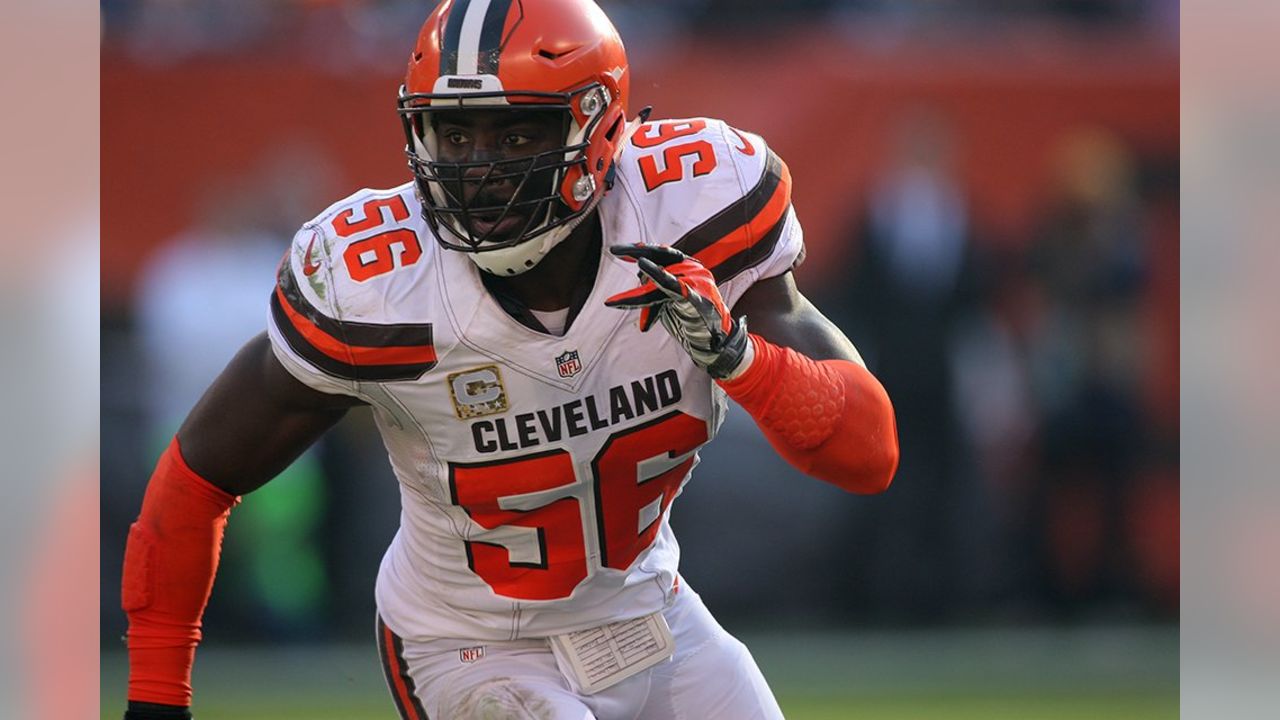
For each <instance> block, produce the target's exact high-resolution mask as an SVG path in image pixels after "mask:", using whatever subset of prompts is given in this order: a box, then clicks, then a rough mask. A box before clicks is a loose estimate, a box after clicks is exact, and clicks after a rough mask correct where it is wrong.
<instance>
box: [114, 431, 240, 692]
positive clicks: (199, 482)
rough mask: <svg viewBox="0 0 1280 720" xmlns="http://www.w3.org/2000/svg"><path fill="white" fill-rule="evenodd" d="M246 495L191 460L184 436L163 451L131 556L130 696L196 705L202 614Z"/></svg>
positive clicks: (127, 560)
mask: <svg viewBox="0 0 1280 720" xmlns="http://www.w3.org/2000/svg"><path fill="white" fill-rule="evenodd" d="M238 502H240V498H238V497H235V496H233V495H229V494H228V493H226V492H224V491H223V490H221V489H219V488H217V487H215V486H213V485H212V484H210V483H209V481H207V480H205V479H204V478H202V477H200V476H199V475H197V474H196V473H195V471H194V470H192V469H191V468H190V467H189V466H188V465H187V463H186V461H184V460H183V459H182V451H181V449H180V448H179V447H178V439H177V438H176V437H175V438H174V439H173V442H172V443H170V444H169V447H168V449H167V450H165V452H164V454H163V455H161V456H160V462H159V463H158V464H157V465H156V469H155V473H154V474H153V475H152V476H151V482H150V483H149V484H148V485H147V492H146V496H145V497H144V498H143V500H142V512H141V513H140V514H139V515H138V520H137V521H136V522H135V523H133V525H132V526H131V527H130V529H129V541H128V545H127V546H126V548H125V555H124V582H123V586H122V588H121V605H122V606H123V607H124V611H125V613H126V614H127V615H128V617H129V634H128V643H129V700H133V701H140V702H150V703H163V704H166V705H180V706H189V705H190V704H191V665H192V662H193V661H194V660H195V652H196V645H197V644H198V643H199V642H200V617H201V616H202V615H203V614H204V608H205V604H206V603H207V602H208V601H209V592H210V590H212V589H213V576H214V572H215V571H216V570H217V568H218V555H219V553H220V552H221V548H222V533H223V530H224V529H225V528H226V525H227V517H228V516H229V515H230V514H231V508H232V507H234V506H235V505H236V504H237V503H238Z"/></svg>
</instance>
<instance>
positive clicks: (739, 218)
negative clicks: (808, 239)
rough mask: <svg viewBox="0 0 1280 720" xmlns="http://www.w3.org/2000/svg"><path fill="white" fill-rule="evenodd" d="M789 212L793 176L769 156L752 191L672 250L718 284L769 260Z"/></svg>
mask: <svg viewBox="0 0 1280 720" xmlns="http://www.w3.org/2000/svg"><path fill="white" fill-rule="evenodd" d="M790 208H791V172H790V171H789V170H788V169H787V164H786V163H784V162H783V161H782V158H779V157H778V156H777V155H776V154H774V152H773V151H772V150H770V151H769V155H768V157H767V158H766V160H765V165H764V173H763V174H762V175H761V177H760V180H759V182H757V183H756V185H755V187H753V188H751V190H750V191H749V192H747V194H746V195H744V196H742V198H740V199H739V200H737V201H736V202H734V203H733V204H731V205H729V206H728V207H726V208H725V209H723V210H721V211H720V212H718V213H716V214H715V215H713V216H712V217H711V218H710V219H708V220H707V221H706V222H704V223H702V224H701V225H699V226H697V227H695V228H694V229H692V230H690V231H689V232H687V233H685V234H684V236H683V237H681V238H680V239H679V240H677V241H676V242H675V243H674V245H675V247H676V248H678V249H679V250H681V251H683V252H684V253H685V254H686V255H692V256H694V257H696V258H697V259H698V260H699V261H700V262H701V263H702V264H703V265H705V266H707V268H708V269H710V270H711V274H712V275H714V276H715V279H716V283H717V284H721V283H724V282H727V281H728V280H730V279H731V278H733V277H734V276H736V275H738V274H739V273H741V272H742V271H744V270H746V269H748V268H751V267H754V266H756V265H759V264H760V263H762V262H764V260H765V259H766V258H768V257H769V254H770V253H771V252H773V249H774V247H776V246H777V244H778V240H779V239H781V237H782V230H783V228H784V227H785V226H786V220H787V211H788V210H789V209H790Z"/></svg>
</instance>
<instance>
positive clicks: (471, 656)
mask: <svg viewBox="0 0 1280 720" xmlns="http://www.w3.org/2000/svg"><path fill="white" fill-rule="evenodd" d="M483 657H484V646H483V645H481V646H480V647H469V648H462V649H461V650H459V651H458V659H459V660H461V661H462V662H464V663H468V664H470V663H473V662H475V661H477V660H480V659H482V658H483Z"/></svg>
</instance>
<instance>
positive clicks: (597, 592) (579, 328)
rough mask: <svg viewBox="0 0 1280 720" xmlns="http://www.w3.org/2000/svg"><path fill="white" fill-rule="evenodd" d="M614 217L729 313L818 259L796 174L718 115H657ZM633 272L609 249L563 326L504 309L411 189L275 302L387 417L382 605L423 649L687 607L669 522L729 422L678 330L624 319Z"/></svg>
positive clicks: (353, 200)
mask: <svg viewBox="0 0 1280 720" xmlns="http://www.w3.org/2000/svg"><path fill="white" fill-rule="evenodd" d="M617 164H618V167H617V174H616V178H615V184H614V186H613V187H612V189H611V190H610V191H609V192H608V194H607V195H606V196H605V197H604V199H603V200H602V201H601V203H600V205H599V206H598V211H599V213H600V219H601V224H602V227H603V231H604V243H605V246H606V247H608V246H610V245H617V244H633V243H647V244H671V245H674V246H676V247H679V248H681V249H683V250H684V251H685V252H687V253H689V254H691V255H695V256H697V257H698V258H699V259H700V260H702V262H703V263H704V264H705V265H707V266H708V267H709V268H711V269H712V272H713V273H714V274H715V276H716V279H717V281H718V283H719V285H720V289H721V292H722V294H723V295H724V298H725V301H726V304H728V305H729V306H730V307H732V306H733V304H734V303H735V302H736V301H737V300H738V298H740V297H741V296H742V294H743V292H745V291H746V290H747V288H749V287H750V286H751V285H752V283H754V282H755V281H756V280H758V279H760V278H767V277H773V276H776V275H780V274H782V273H784V272H785V271H787V270H788V269H789V268H791V267H792V266H793V265H794V264H796V263H798V262H799V261H800V259H801V258H802V255H803V237H802V233H801V230H800V225H799V223H798V222H797V220H796V218H795V214H794V212H793V211H792V209H791V201H790V195H791V192H790V177H789V175H788V172H787V169H786V166H785V165H784V164H783V163H782V161H781V160H780V159H778V157H777V156H776V155H774V154H773V153H772V152H771V151H770V150H769V149H768V148H767V147H766V145H765V143H764V141H763V140H761V139H760V138H759V137H758V136H756V135H751V134H748V133H743V132H739V131H737V130H735V129H733V128H731V127H729V126H728V125H726V124H725V123H723V122H721V121H718V120H710V119H691V120H664V121H660V122H651V123H647V124H645V125H643V126H641V127H640V129H639V130H638V131H637V132H636V134H635V135H634V136H633V137H632V138H631V139H630V140H629V141H628V142H627V143H626V147H625V149H624V151H623V152H622V154H621V155H620V157H619V159H618V161H617ZM638 282H639V281H638V279H637V275H636V269H635V266H634V265H633V264H630V263H628V262H625V261H623V260H621V259H620V258H616V257H614V256H613V255H611V254H609V253H608V252H602V253H601V255H600V262H599V268H598V270H597V272H596V277H595V280H594V285H593V286H592V289H591V291H590V292H591V294H590V296H589V297H588V299H587V300H586V302H585V305H583V306H582V308H581V310H580V311H579V312H578V314H577V316H576V317H573V318H571V322H570V324H569V326H568V328H567V329H566V331H565V333H564V334H563V335H562V336H559V337H557V336H554V335H550V334H546V333H542V332H538V331H535V330H532V329H530V328H529V327H527V326H526V325H524V324H521V323H520V322H518V321H517V320H516V319H515V318H513V317H512V316H511V315H509V314H508V313H507V312H506V311H504V310H503V309H502V307H500V306H499V304H498V302H497V301H496V300H495V298H494V297H493V296H492V295H491V294H490V293H489V292H488V291H487V290H486V289H485V286H484V285H483V284H482V282H481V277H480V272H479V270H478V269H477V267H476V266H475V264H474V263H472V262H471V260H470V259H468V258H467V257H464V256H463V254H462V253H459V252H455V251H450V250H445V249H443V248H441V247H440V246H439V245H438V244H437V242H436V239H435V236H434V235H433V233H432V231H431V229H430V228H429V227H428V225H427V224H426V222H425V221H424V220H423V218H422V215H421V212H420V209H419V205H418V202H417V200H416V199H415V195H414V188H413V185H412V184H406V185H403V186H401V187H398V188H394V189H391V190H385V191H376V190H362V191H360V192H358V193H356V194H355V195H353V196H351V197H349V198H347V199H345V200H343V201H341V202H339V203H337V204H335V205H333V206H332V207H330V208H329V209H328V210H326V211H325V212H324V213H322V214H321V215H320V216H319V217H317V218H316V219H315V220H313V221H311V222H309V223H307V224H306V225H305V226H303V228H302V229H301V230H300V231H299V232H298V234H297V236H296V237H295V238H294V241H293V246H292V248H291V250H290V252H289V253H288V254H287V256H286V258H285V261H284V262H283V263H282V265H281V268H280V276H279V284H278V285H277V287H276V290H275V293H274V294H273V296H272V298H271V305H272V307H271V320H270V323H269V325H270V328H269V332H270V336H271V342H272V346H273V348H274V350H275V353H276V355H277V357H278V358H279V359H280V361H281V362H282V363H283V364H284V366H285V367H286V368H288V370H289V371H290V372H291V373H292V374H293V375H295V376H296V377H297V378H298V379H299V380H301V381H302V382H304V383H306V384H307V385H309V386H311V387H313V388H315V389H317V390H320V391H322V392H326V393H342V394H346V395H352V396H355V397H357V398H360V399H362V400H364V401H365V402H367V403H368V404H369V405H371V406H372V407H373V412H374V416H375V418H376V420H377V424H378V427H379V429H380V430H381V433H382V438H383V441H384V442H385V444H386V447H387V452H388V454H389V455H390V459H391V466H392V468H393V469H394V471H395V474H396V477H397V478H398V479H399V483H400V496H401V502H402V511H401V516H400V529H399V532H398V533H397V534H396V536H395V539H394V540H392V542H391V546H390V548H389V549H388V550H387V553H386V555H385V557H384V558H383V562H382V566H381V568H380V570H379V575H378V582H377V602H378V608H379V611H380V613H381V616H382V618H383V619H384V620H385V622H386V624H387V625H388V626H389V627H390V628H391V629H392V630H393V631H394V632H395V633H396V634H397V635H400V636H401V637H405V638H414V639H418V640H425V639H430V638H459V639H469V640H488V641H496V640H509V639H517V638H524V637H540V636H547V635H553V634H558V633H562V632H566V631H570V630H576V629H581V628H585V627H590V626H594V625H599V624H602V623H604V622H606V621H612V620H620V619H626V618H631V617H638V616H640V615H645V614H648V613H651V612H654V611H657V610H660V609H662V608H663V607H665V606H666V605H667V604H668V603H669V601H670V600H671V597H672V586H673V584H674V583H675V579H676V565H677V561H678V559H679V548H678V547H677V545H676V540H675V538H674V537H673V536H672V533H671V528H670V526H669V524H668V509H669V507H670V504H671V502H672V500H673V499H674V498H675V497H676V495H678V494H679V493H680V490H681V488H682V486H683V485H684V483H685V482H686V481H687V480H688V479H689V474H690V472H691V471H692V470H693V467H694V466H695V465H696V464H697V462H698V448H699V447H701V446H702V445H703V444H705V443H706V442H708V441H709V440H710V439H711V438H712V436H714V435H715V433H716V430H717V429H718V427H719V425H720V422H721V419H722V418H723V415H724V408H725V400H724V395H723V393H722V391H720V390H719V388H718V387H717V386H716V385H715V384H714V383H713V382H712V381H711V379H710V377H708V375H707V374H706V373H705V372H704V371H702V370H700V369H699V368H698V367H697V366H695V365H694V364H693V362H692V361H691V360H690V359H689V357H688V355H687V354H686V353H685V352H684V350H683V349H681V347H680V346H679V344H677V342H676V341H675V340H673V339H672V338H671V337H670V336H669V335H668V334H667V333H666V332H664V331H663V330H662V329H661V328H659V327H655V328H653V329H652V330H651V331H650V332H648V333H644V334H641V333H640V331H639V328H638V326H637V312H636V311H624V310H618V309H614V308H610V307H606V306H605V305H604V300H605V298H608V297H609V296H611V295H614V294H616V293H619V292H622V291H625V290H628V289H631V288H634V287H635V286H636V285H637V283H638Z"/></svg>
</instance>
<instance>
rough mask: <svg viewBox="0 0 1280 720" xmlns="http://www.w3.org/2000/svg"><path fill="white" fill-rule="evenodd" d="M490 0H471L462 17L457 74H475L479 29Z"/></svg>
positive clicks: (478, 57)
mask: <svg viewBox="0 0 1280 720" xmlns="http://www.w3.org/2000/svg"><path fill="white" fill-rule="evenodd" d="M489 3H490V0H471V2H470V3H469V4H468V5H467V8H466V10H467V15H466V17H464V18H463V19H462V37H461V38H459V40H458V74H459V75H475V74H477V73H478V72H479V66H480V31H481V30H483V29H484V18H485V15H486V14H488V12H489Z"/></svg>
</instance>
